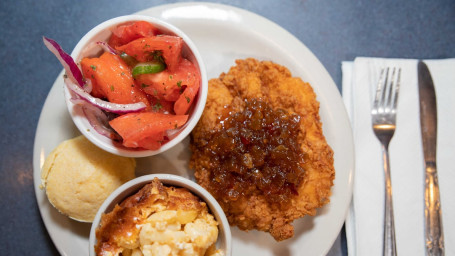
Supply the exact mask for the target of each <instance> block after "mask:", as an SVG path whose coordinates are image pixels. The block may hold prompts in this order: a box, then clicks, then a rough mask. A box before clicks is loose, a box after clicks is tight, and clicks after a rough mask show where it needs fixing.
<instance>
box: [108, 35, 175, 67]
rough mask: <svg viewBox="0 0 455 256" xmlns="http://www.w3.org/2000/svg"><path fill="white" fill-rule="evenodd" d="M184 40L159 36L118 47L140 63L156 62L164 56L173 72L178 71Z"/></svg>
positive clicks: (140, 39)
mask: <svg viewBox="0 0 455 256" xmlns="http://www.w3.org/2000/svg"><path fill="white" fill-rule="evenodd" d="M182 46H183V39H182V38H180V37H178V36H169V35H159V36H152V37H146V38H139V39H136V40H134V41H131V42H129V43H128V44H126V45H123V46H120V47H116V49H117V50H119V51H122V52H125V53H126V54H128V55H129V56H132V57H134V58H135V59H136V60H138V61H139V62H147V61H152V60H156V58H157V57H159V56H162V57H163V58H164V62H165V63H166V65H167V68H168V69H169V70H171V71H174V70H176V69H177V67H178V64H179V62H180V58H181V53H182Z"/></svg>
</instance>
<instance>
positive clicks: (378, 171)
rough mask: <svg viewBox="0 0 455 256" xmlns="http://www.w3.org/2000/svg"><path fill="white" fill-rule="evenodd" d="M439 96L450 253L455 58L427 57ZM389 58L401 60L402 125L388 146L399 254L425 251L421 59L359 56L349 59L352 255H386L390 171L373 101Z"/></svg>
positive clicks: (454, 242)
mask: <svg viewBox="0 0 455 256" xmlns="http://www.w3.org/2000/svg"><path fill="white" fill-rule="evenodd" d="M425 63H426V64H427V65H428V68H429V69H430V72H431V74H432V77H433V81H434V84H435V90H436V97H437V104H438V142H437V143H438V144H437V167H438V175H439V186H440V193H441V206H442V218H443V220H442V221H443V226H444V227H443V228H444V237H445V248H446V255H455V59H445V60H428V61H425ZM385 66H399V67H401V69H402V71H401V87H400V95H399V99H398V109H397V128H396V131H395V135H394V137H393V138H392V141H391V143H390V146H389V154H390V166H391V179H392V191H393V207H394V215H395V232H396V241H397V253H398V255H413V256H419V255H422V256H423V255H425V236H424V235H425V234H424V167H423V152H422V142H421V133H420V117H419V99H418V85H417V60H410V59H380V58H356V59H355V61H353V62H343V63H342V72H343V98H344V102H345V104H346V107H347V110H348V113H349V117H350V119H351V124H352V129H353V134H354V144H355V153H356V156H355V157H356V168H355V175H354V190H353V200H352V203H351V206H350V210H349V213H348V216H347V219H346V235H347V244H348V253H349V255H359V256H363V255H382V246H383V242H382V241H383V219H384V218H383V216H384V171H383V168H382V158H381V147H380V143H379V141H378V140H377V139H376V137H375V135H374V133H373V130H372V126H371V114H370V111H371V105H372V101H373V100H372V99H373V98H374V92H375V90H376V86H377V81H378V79H379V74H380V69H381V68H382V67H385Z"/></svg>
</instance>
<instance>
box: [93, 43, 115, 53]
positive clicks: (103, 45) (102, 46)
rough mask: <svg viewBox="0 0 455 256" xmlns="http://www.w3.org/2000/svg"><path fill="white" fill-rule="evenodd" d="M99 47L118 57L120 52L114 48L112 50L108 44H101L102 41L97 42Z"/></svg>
mask: <svg viewBox="0 0 455 256" xmlns="http://www.w3.org/2000/svg"><path fill="white" fill-rule="evenodd" d="M96 44H97V45H99V46H101V48H103V50H104V51H105V52H109V53H112V54H115V55H117V54H118V52H117V50H115V49H114V48H112V47H111V46H110V45H108V44H107V43H106V42H101V41H98V42H96Z"/></svg>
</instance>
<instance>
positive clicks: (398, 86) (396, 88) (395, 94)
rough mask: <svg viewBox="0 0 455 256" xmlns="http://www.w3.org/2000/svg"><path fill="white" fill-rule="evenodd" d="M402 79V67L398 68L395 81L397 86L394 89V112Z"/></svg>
mask: <svg viewBox="0 0 455 256" xmlns="http://www.w3.org/2000/svg"><path fill="white" fill-rule="evenodd" d="M400 80H401V68H398V71H397V77H396V80H395V82H394V84H395V87H394V89H393V101H392V112H394V113H395V110H396V108H397V102H398V93H399V92H400Z"/></svg>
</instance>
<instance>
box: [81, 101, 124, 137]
mask: <svg viewBox="0 0 455 256" xmlns="http://www.w3.org/2000/svg"><path fill="white" fill-rule="evenodd" d="M81 107H82V111H83V112H84V114H85V117H87V120H88V122H89V123H90V125H91V126H92V127H93V129H95V131H96V132H98V133H99V134H101V135H103V136H105V137H107V138H109V139H115V140H120V139H121V137H120V135H118V134H117V133H116V132H114V130H113V129H112V128H111V126H110V125H109V117H108V116H107V115H106V113H104V112H103V111H102V110H101V109H99V108H97V107H95V106H93V105H90V104H89V103H87V102H84V103H82V104H81Z"/></svg>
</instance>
